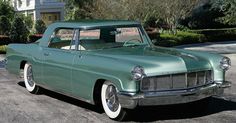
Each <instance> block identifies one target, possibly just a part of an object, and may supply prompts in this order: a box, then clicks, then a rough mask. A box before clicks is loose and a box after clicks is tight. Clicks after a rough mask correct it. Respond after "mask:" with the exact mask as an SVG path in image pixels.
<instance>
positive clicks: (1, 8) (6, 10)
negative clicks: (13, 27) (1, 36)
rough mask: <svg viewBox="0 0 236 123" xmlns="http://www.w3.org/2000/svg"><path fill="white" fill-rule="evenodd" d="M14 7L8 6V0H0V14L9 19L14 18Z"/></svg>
mask: <svg viewBox="0 0 236 123" xmlns="http://www.w3.org/2000/svg"><path fill="white" fill-rule="evenodd" d="M14 14H15V12H14V8H13V7H12V6H10V1H8V0H0V16H3V15H4V16H6V17H7V18H8V19H9V20H12V19H13V18H14Z"/></svg>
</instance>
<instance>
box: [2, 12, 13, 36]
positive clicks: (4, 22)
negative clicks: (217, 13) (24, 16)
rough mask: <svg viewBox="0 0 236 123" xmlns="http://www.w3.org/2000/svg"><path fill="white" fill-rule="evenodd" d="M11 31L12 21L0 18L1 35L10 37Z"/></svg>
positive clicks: (4, 17) (3, 17)
mask: <svg viewBox="0 0 236 123" xmlns="http://www.w3.org/2000/svg"><path fill="white" fill-rule="evenodd" d="M10 29H11V23H10V20H9V19H8V18H7V17H6V16H0V35H8V34H9V32H10Z"/></svg>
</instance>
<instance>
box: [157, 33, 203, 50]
mask: <svg viewBox="0 0 236 123" xmlns="http://www.w3.org/2000/svg"><path fill="white" fill-rule="evenodd" d="M204 41H206V38H205V36H204V35H203V34H197V33H191V32H181V31H179V32H178V33H177V34H176V35H174V34H168V33H163V34H161V35H160V39H159V41H158V42H156V45H160V46H167V47H170V46H176V45H183V44H192V43H201V42H204Z"/></svg>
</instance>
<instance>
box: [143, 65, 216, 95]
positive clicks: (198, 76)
mask: <svg viewBox="0 0 236 123" xmlns="http://www.w3.org/2000/svg"><path fill="white" fill-rule="evenodd" d="M212 80H213V77H212V72H211V71H210V70H207V71H198V72H190V73H180V74H171V75H163V76H154V77H145V78H143V80H142V81H141V85H140V86H141V87H140V88H141V91H162V90H171V89H187V88H194V87H197V86H202V85H205V84H208V83H211V82H212Z"/></svg>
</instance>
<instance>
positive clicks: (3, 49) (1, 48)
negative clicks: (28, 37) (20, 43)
mask: <svg viewBox="0 0 236 123" xmlns="http://www.w3.org/2000/svg"><path fill="white" fill-rule="evenodd" d="M5 53H6V45H1V46H0V54H5Z"/></svg>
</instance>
